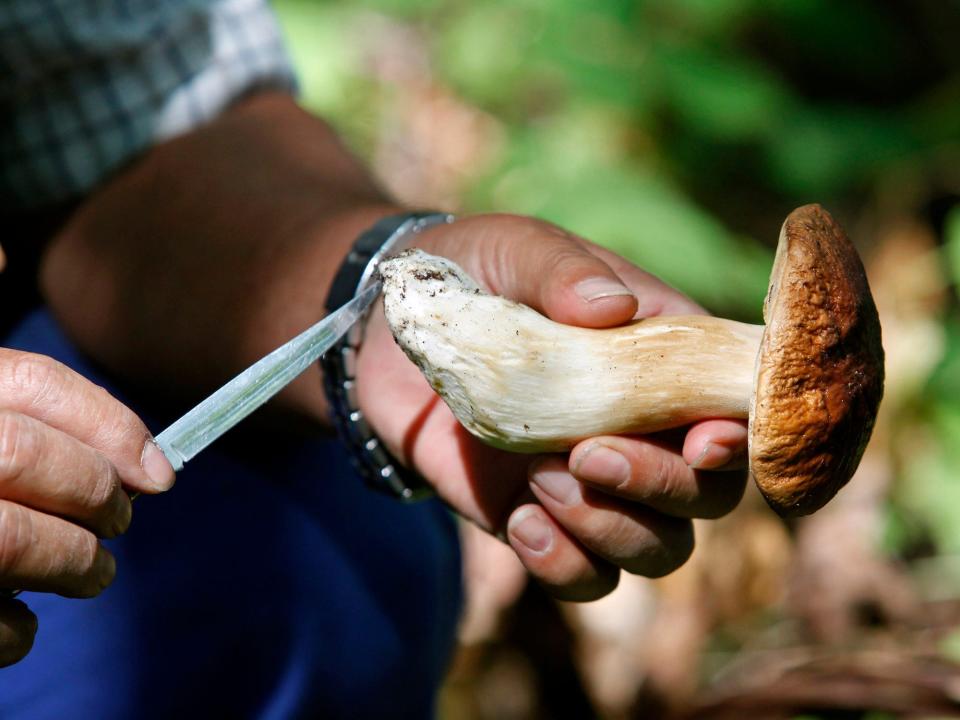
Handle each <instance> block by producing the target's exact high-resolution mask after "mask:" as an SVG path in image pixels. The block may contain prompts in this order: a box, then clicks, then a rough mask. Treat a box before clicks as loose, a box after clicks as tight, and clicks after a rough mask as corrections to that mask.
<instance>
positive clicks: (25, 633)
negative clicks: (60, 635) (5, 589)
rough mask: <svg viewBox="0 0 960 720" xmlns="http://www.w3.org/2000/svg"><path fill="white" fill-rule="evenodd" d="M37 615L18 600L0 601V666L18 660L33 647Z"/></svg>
mask: <svg viewBox="0 0 960 720" xmlns="http://www.w3.org/2000/svg"><path fill="white" fill-rule="evenodd" d="M36 635H37V616H36V615H34V614H33V613H32V612H31V611H30V608H28V607H27V606H26V604H25V603H23V602H21V601H20V600H3V601H0V667H7V666H8V665H13V664H14V663H16V662H20V661H21V660H23V658H24V657H26V655H27V653H29V652H30V650H31V648H33V639H34V638H35V637H36Z"/></svg>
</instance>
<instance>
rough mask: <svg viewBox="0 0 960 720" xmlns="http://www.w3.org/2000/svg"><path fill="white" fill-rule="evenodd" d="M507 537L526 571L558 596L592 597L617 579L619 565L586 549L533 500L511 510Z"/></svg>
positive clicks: (604, 592) (605, 591)
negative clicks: (606, 560)
mask: <svg viewBox="0 0 960 720" xmlns="http://www.w3.org/2000/svg"><path fill="white" fill-rule="evenodd" d="M507 540H508V542H509V543H510V546H511V547H512V548H513V550H514V552H516V553H517V557H519V558H520V562H522V563H523V565H524V567H526V569H527V571H528V572H529V573H530V574H531V575H533V577H535V578H536V579H537V580H538V581H539V582H540V583H541V584H542V585H544V586H545V587H546V588H547V590H548V591H549V592H550V594H551V595H553V596H554V597H556V598H557V599H559V600H568V601H571V602H587V601H589V600H596V599H598V598H601V597H603V596H604V595H607V594H608V593H610V592H612V591H613V589H614V588H616V586H617V582H618V581H619V579H620V570H619V568H617V567H615V566H614V565H612V564H611V563H608V562H605V561H603V560H601V559H600V558H599V557H597V556H596V555H595V554H594V553H591V552H589V551H588V550H587V549H586V548H584V547H583V545H581V544H580V543H579V542H577V541H576V540H575V539H574V538H573V537H572V536H571V535H570V533H568V532H567V531H566V530H564V528H563V527H562V526H561V525H560V524H559V523H557V521H556V520H554V519H553V518H551V517H550V515H549V514H548V513H546V512H544V509H543V508H542V507H540V506H539V505H537V504H535V503H525V504H522V505H521V506H520V507H519V508H517V509H516V510H515V511H514V512H513V514H512V515H511V516H510V519H509V521H508V523H507Z"/></svg>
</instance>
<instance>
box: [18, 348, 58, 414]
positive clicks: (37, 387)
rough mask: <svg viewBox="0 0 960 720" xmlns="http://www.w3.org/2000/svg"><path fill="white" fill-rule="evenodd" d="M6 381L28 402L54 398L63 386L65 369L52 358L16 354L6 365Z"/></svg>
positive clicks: (34, 402) (32, 354) (30, 354)
mask: <svg viewBox="0 0 960 720" xmlns="http://www.w3.org/2000/svg"><path fill="white" fill-rule="evenodd" d="M7 372H8V380H9V382H10V384H11V385H12V386H13V387H14V388H15V389H16V390H18V391H20V392H21V393H23V394H24V395H26V396H27V397H28V398H29V399H30V402H31V403H33V404H36V403H37V402H39V401H40V400H43V399H46V398H50V397H54V398H55V397H56V395H57V394H58V391H59V388H61V387H62V386H63V381H64V377H65V375H66V372H67V370H66V367H65V366H64V365H62V364H61V363H59V362H57V361H56V360H54V359H53V358H49V357H47V356H46V355H38V354H36V353H18V354H17V355H16V356H15V357H14V358H13V360H12V361H11V362H10V363H9V365H8V369H7Z"/></svg>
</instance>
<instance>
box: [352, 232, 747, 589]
mask: <svg viewBox="0 0 960 720" xmlns="http://www.w3.org/2000/svg"><path fill="white" fill-rule="evenodd" d="M420 247H422V248H423V249H424V250H426V251H427V252H430V253H434V254H439V255H443V256H444V257H447V258H452V259H454V260H456V262H457V264H458V265H460V266H462V267H463V268H465V269H466V272H467V273H468V274H469V275H470V276H472V277H474V278H477V280H478V281H479V282H480V283H482V285H483V287H484V288H485V289H486V290H488V291H491V292H493V293H495V294H498V295H504V296H507V297H510V298H512V299H514V300H518V301H520V302H523V303H524V304H526V305H528V306H530V307H532V308H535V309H536V310H538V311H539V312H541V313H543V314H544V315H545V316H546V317H549V318H550V319H551V320H552V321H555V322H556V323H560V324H562V327H563V329H564V330H567V331H574V332H583V333H587V334H588V336H590V337H592V336H593V335H595V334H597V333H599V334H601V335H602V334H605V333H615V332H619V331H620V330H619V329H612V328H619V326H623V325H624V324H625V323H628V322H630V321H631V319H632V318H634V317H635V316H636V317H653V316H660V315H665V316H688V317H689V316H693V315H703V314H704V313H703V310H702V309H700V308H699V307H698V306H697V305H696V304H695V303H693V302H692V301H690V300H689V299H687V298H685V297H684V296H682V295H681V294H679V293H677V292H676V291H674V290H672V289H670V288H669V287H667V286H665V285H664V284H663V283H661V282H660V281H659V280H657V279H656V278H654V277H652V276H650V275H649V274H647V273H645V272H643V271H641V270H639V269H638V268H636V267H635V266H632V265H630V264H629V263H627V262H626V261H624V260H623V259H621V258H618V257H616V256H615V255H613V254H612V253H609V252H607V251H605V250H603V249H601V248H598V247H597V246H595V245H592V244H590V243H588V242H587V241H585V240H582V239H580V238H577V237H574V236H572V235H570V234H568V233H565V232H564V231H562V230H560V229H558V228H556V227H555V226H552V225H549V224H547V223H542V222H538V221H534V220H531V219H527V218H519V217H512V216H478V217H471V218H465V219H461V220H458V221H457V222H455V223H453V224H452V225H448V226H442V227H439V228H435V229H431V230H430V231H428V232H427V233H426V234H425V235H424V236H423V238H422V242H421V243H420ZM388 267H389V266H388ZM427 275H429V272H428V273H427ZM427 275H425V283H426V285H425V286H424V287H425V289H426V290H427V298H426V299H429V303H433V304H434V305H435V307H440V303H441V297H440V296H437V297H433V298H429V293H430V292H431V291H432V290H431V289H430V287H429V283H430V282H434V281H432V280H431V279H430V278H429V277H428V276H427ZM436 289H439V288H438V287H436V286H434V288H433V291H435V290H436ZM408 291H410V292H412V291H414V288H413V287H410V286H408ZM446 292H447V291H446V290H444V294H445V293H446ZM473 297H477V298H479V297H480V296H478V295H475V294H474V295H473ZM591 298H592V299H591ZM426 299H425V301H426ZM406 300H407V302H409V303H413V302H414V299H413V298H412V297H410V296H409V295H408V297H407V299H406ZM389 302H390V300H389V297H388V304H389ZM497 302H501V301H499V300H498V301H497ZM427 306H428V305H424V307H427ZM513 308H514V309H515V308H516V306H513ZM527 312H532V311H527ZM538 317H539V316H538ZM540 320H544V318H540ZM700 320H701V321H703V322H705V323H708V324H709V323H711V322H719V321H712V320H711V319H709V318H700ZM455 321H456V319H455ZM509 322H511V320H510V316H509V315H507V316H505V317H504V316H501V317H500V318H499V319H494V321H493V322H492V325H491V327H497V326H503V327H506V326H507V324H508V323H509ZM488 324H491V323H488ZM441 327H442V325H441ZM448 327H452V326H451V325H450V323H449V322H448ZM605 328H611V329H605ZM444 329H446V328H444ZM518 330H521V328H520V327H519V326H517V325H516V324H514V325H513V326H511V333H512V340H511V342H510V345H509V347H512V348H514V350H513V351H512V352H513V353H514V354H513V356H512V359H511V360H510V362H514V363H515V364H517V366H520V365H521V364H522V362H521V361H523V360H524V357H523V356H522V353H520V354H518V353H517V352H516V349H517V348H521V349H522V348H523V346H524V343H525V342H529V338H526V339H524V340H523V342H519V343H518V342H517V341H518V339H519V338H518V337H517V335H516V331H518ZM471 332H472V334H473V335H474V336H475V337H476V338H477V339H478V340H479V338H480V337H481V334H482V332H484V330H483V328H482V327H481V326H480V325H479V324H477V325H476V327H474V328H473V330H472V331H471ZM491 332H492V329H491ZM521 332H522V330H521ZM734 334H736V333H734ZM742 334H744V338H743V339H742V340H740V341H737V340H736V339H735V338H731V340H730V344H732V345H736V346H737V347H741V350H740V352H741V354H742V357H743V358H744V362H745V363H746V364H747V365H748V366H749V367H748V371H747V374H749V373H750V369H751V368H752V367H753V359H752V357H748V355H749V354H750V351H749V350H746V349H743V348H745V347H746V345H747V344H749V343H752V344H753V349H754V350H755V349H756V346H757V345H758V344H759V342H760V340H759V338H760V335H759V331H757V330H750V329H748V328H742ZM748 341H749V342H748ZM493 344H494V345H496V342H494V343H493ZM503 347H504V349H505V350H506V351H507V352H508V354H509V352H511V351H510V350H509V349H508V346H503ZM561 350H562V352H563V353H565V354H567V355H571V356H572V355H576V353H577V352H579V351H581V350H582V348H577V347H566V348H562V349H561ZM703 352H704V349H703V348H700V347H696V352H695V353H694V355H702V354H703ZM608 365H609V364H608ZM663 367H664V370H663V372H664V373H666V375H665V376H664V375H661V377H667V378H669V379H670V380H671V381H672V384H674V385H675V384H676V378H675V373H676V372H677V371H678V366H677V365H676V363H674V364H672V365H670V364H665V365H664V366H663ZM671 368H672V369H671ZM582 369H583V371H584V373H586V372H587V368H582ZM599 371H602V372H599ZM591 372H593V371H591ZM598 372H599V374H581V375H580V376H579V377H575V378H574V379H573V382H570V380H569V378H568V379H567V381H566V382H564V383H562V384H557V385H551V386H541V387H539V388H538V389H537V393H538V394H539V396H538V397H536V398H530V397H526V398H525V399H524V400H523V401H522V402H523V404H522V405H520V406H519V407H520V409H521V410H523V409H525V408H527V409H533V410H535V409H536V408H537V407H538V406H539V407H541V408H542V407H543V406H547V407H550V408H553V409H554V410H556V411H558V415H564V414H568V413H575V412H576V410H577V407H578V405H579V404H581V403H583V402H584V401H585V399H591V398H592V396H593V395H597V394H598V393H597V392H594V390H595V389H597V388H598V387H599V383H600V381H601V380H602V379H606V378H607V376H608V375H609V374H610V373H611V372H612V371H611V370H610V367H608V366H604V367H602V368H599V370H598ZM671 373H673V374H671ZM601 376H602V377H601ZM738 382H740V381H738ZM749 382H750V381H747V383H743V382H740V387H741V388H745V387H746V385H747V384H749ZM357 386H358V390H359V393H360V397H359V399H360V403H361V407H362V408H363V410H364V413H365V416H366V418H367V419H368V420H369V422H370V423H371V425H372V426H373V427H374V428H375V430H376V431H377V433H378V434H379V435H380V436H381V438H383V439H384V440H385V441H386V443H387V444H388V447H389V448H390V449H391V451H392V452H394V453H395V454H396V455H397V456H398V457H400V459H401V460H403V461H404V462H405V463H407V464H408V465H410V466H412V467H414V468H415V469H416V470H418V471H419V472H420V473H421V474H422V475H424V476H425V477H426V478H427V479H428V480H430V481H431V483H432V484H433V485H434V486H435V488H436V489H437V491H438V493H439V494H440V495H441V496H442V497H443V498H444V499H445V500H446V501H447V502H448V503H449V504H450V505H451V506H452V507H453V508H455V509H456V510H458V511H459V512H460V513H461V514H463V515H464V516H466V517H468V518H470V519H472V520H473V521H475V522H476V523H477V524H479V525H480V526H481V527H483V528H485V529H487V530H488V531H490V532H493V533H497V534H499V535H502V536H503V537H505V539H506V540H508V541H509V542H510V544H511V546H512V547H513V548H514V550H515V551H516V552H517V554H518V556H519V557H520V559H521V560H522V561H523V563H524V564H525V565H526V567H527V568H528V570H529V571H530V572H531V573H532V574H533V575H534V576H536V577H537V578H538V579H539V580H540V581H541V582H542V583H544V584H545V585H547V586H548V587H549V588H551V589H552V590H553V591H554V593H555V594H556V595H558V596H559V597H562V598H568V599H590V598H595V597H599V596H601V595H603V594H605V593H607V592H609V591H610V590H611V589H612V588H613V587H614V586H615V585H616V582H617V578H618V576H619V571H620V569H626V570H627V571H629V572H634V573H640V574H644V575H650V576H656V575H662V574H665V573H667V572H670V571H671V570H673V569H675V568H676V567H678V566H679V565H680V564H682V563H683V562H684V561H685V560H686V558H687V557H688V556H689V553H690V552H691V550H692V547H693V530H692V524H691V522H690V519H691V518H695V517H717V516H719V515H722V514H724V513H726V512H729V511H730V510H731V509H732V508H733V507H734V506H735V505H736V504H737V502H738V501H739V499H740V497H741V495H742V492H743V488H744V485H745V479H746V476H745V473H744V472H743V466H744V462H745V456H746V446H747V429H746V423H745V422H744V421H743V420H729V419H712V418H715V417H723V416H724V415H726V414H727V411H726V410H725V411H724V412H722V413H721V412H718V413H716V414H704V415H702V416H698V415H697V414H696V413H688V415H687V416H686V417H685V418H684V420H683V422H684V423H687V424H688V427H687V428H686V429H684V430H676V431H673V432H671V433H669V434H668V435H665V434H659V435H655V436H644V435H634V434H631V435H614V434H607V433H611V432H613V430H609V429H603V428H597V427H591V428H590V429H589V430H588V432H586V433H582V434H581V432H580V430H582V429H578V432H576V433H574V435H575V436H570V437H566V438H565V439H564V443H563V444H562V447H565V448H572V450H571V452H570V453H569V455H568V454H566V453H558V452H553V451H555V450H557V449H558V448H559V447H561V446H559V445H553V446H550V447H547V448H545V449H549V450H550V451H551V452H550V453H549V454H546V455H544V454H541V455H535V456H531V455H523V454H517V453H514V452H508V451H505V450H502V449H500V448H496V447H493V446H491V445H488V444H486V443H484V442H481V441H480V440H478V439H477V438H476V437H475V436H474V435H473V434H471V433H470V432H468V431H467V430H466V429H464V427H463V426H462V425H461V424H460V422H458V420H457V419H456V417H455V416H454V414H453V412H451V410H450V409H449V407H448V406H447V405H446V404H444V403H443V402H442V401H441V399H440V398H439V397H438V395H437V394H436V393H435V392H434V391H433V390H432V389H431V387H430V386H429V384H428V383H427V382H426V380H425V379H424V377H423V376H422V375H421V374H420V372H419V371H418V370H417V368H416V367H415V366H414V365H413V364H411V363H410V362H409V361H408V360H407V359H406V358H405V357H404V356H403V352H402V351H401V350H400V348H399V347H398V346H397V345H396V343H395V342H394V339H393V336H392V334H391V333H390V330H389V328H388V327H387V324H386V320H385V317H384V315H383V314H380V313H375V314H374V315H373V316H372V318H371V320H370V323H369V325H368V328H367V334H366V339H365V341H364V345H363V349H362V350H361V353H360V357H359V359H358V384H357ZM668 387H669V384H668ZM744 392H746V393H747V397H749V389H746V390H744ZM534 401H536V402H535V403H534ZM531 403H533V404H531ZM737 403H738V405H737V407H739V408H740V410H739V411H738V412H736V413H732V412H731V414H734V415H735V416H736V417H746V407H747V404H748V400H743V399H741V400H739V401H737ZM538 412H540V411H538ZM540 415H542V412H540ZM572 417H574V418H576V417H577V416H576V415H575V414H574V415H573V416H572ZM697 417H703V418H706V419H704V420H702V421H699V422H694V421H695V419H696V418H697ZM523 422H524V421H523V420H521V421H520V424H519V425H517V428H519V430H520V432H519V434H518V436H517V438H516V439H523V440H527V439H528V431H527V430H526V429H524V428H523V427H522V424H523ZM576 422H577V423H579V422H581V420H579V419H577V420H576ZM527 424H528V425H530V429H529V432H530V433H533V432H540V431H541V430H542V427H538V428H535V427H533V425H532V424H531V423H527ZM669 424H671V423H667V425H669ZM653 429H654V428H652V427H650V428H647V429H646V430H651V431H652V430H653ZM620 431H622V429H618V430H617V432H620ZM588 435H593V436H592V437H587V436H588ZM583 437H585V438H586V439H582V440H581V439H580V438H583ZM578 440H579V442H577V441H578ZM526 449H528V450H530V449H536V448H535V447H533V446H529V445H528V447H527V448H526Z"/></svg>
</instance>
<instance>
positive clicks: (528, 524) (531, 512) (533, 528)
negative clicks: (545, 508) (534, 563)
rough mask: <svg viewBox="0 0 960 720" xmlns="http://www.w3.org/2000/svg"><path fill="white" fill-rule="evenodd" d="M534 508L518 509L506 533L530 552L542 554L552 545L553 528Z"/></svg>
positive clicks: (539, 511) (538, 510)
mask: <svg viewBox="0 0 960 720" xmlns="http://www.w3.org/2000/svg"><path fill="white" fill-rule="evenodd" d="M541 512H542V511H541V510H540V509H538V508H536V507H532V506H531V507H525V508H520V509H519V510H517V512H515V513H514V514H513V517H512V518H510V526H509V527H508V528H507V532H508V533H509V534H510V535H512V536H513V537H514V538H515V539H516V540H517V542H519V543H520V544H521V545H523V546H525V547H526V548H527V549H528V550H531V551H532V552H535V553H538V554H543V553H545V552H546V551H547V550H549V549H550V546H551V545H553V528H551V527H550V525H549V523H547V521H546V520H544V519H543V517H542V516H541V515H540V513H541Z"/></svg>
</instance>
